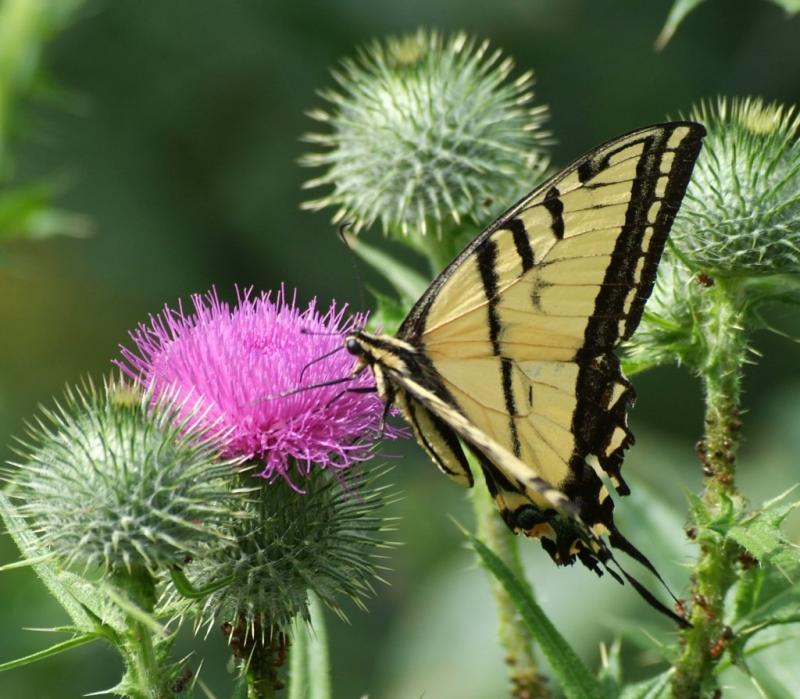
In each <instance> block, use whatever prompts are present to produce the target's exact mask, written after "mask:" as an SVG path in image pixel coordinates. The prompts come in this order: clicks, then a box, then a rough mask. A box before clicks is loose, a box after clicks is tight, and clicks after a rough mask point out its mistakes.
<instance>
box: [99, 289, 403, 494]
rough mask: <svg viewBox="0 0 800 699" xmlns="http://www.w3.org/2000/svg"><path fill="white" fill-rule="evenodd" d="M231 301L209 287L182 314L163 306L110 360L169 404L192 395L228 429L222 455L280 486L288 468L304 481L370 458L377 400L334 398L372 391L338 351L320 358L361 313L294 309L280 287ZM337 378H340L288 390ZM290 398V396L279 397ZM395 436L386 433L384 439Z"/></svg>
mask: <svg viewBox="0 0 800 699" xmlns="http://www.w3.org/2000/svg"><path fill="white" fill-rule="evenodd" d="M237 296H238V299H237V303H236V305H235V306H234V307H233V308H232V307H231V306H230V305H229V304H227V303H225V302H223V301H220V299H219V297H218V296H217V293H216V290H214V289H212V290H211V291H210V292H208V293H207V294H205V295H201V294H195V295H193V296H192V303H193V305H194V313H191V314H189V313H186V312H184V310H183V308H182V305H181V304H180V303H179V304H178V308H177V310H173V309H170V308H169V307H166V306H165V308H164V310H163V311H162V313H161V314H159V315H157V316H151V317H150V323H149V325H147V324H140V325H139V327H138V328H137V329H136V330H134V331H133V332H131V339H132V340H133V342H134V345H135V348H134V349H128V348H126V347H121V354H122V360H119V361H116V362H115V363H116V364H117V366H119V368H120V369H121V370H122V371H123V372H124V373H125V374H127V375H128V376H130V377H131V378H133V379H135V380H136V381H138V382H139V383H140V384H141V385H142V386H144V387H145V388H149V389H152V390H153V391H154V392H155V393H156V394H160V393H162V392H163V391H165V390H167V389H170V388H172V389H173V390H175V391H176V398H177V399H178V400H180V399H181V398H183V397H185V396H188V395H191V396H194V397H195V398H196V397H198V396H199V397H200V398H201V399H202V400H203V401H204V402H205V403H207V405H208V410H207V414H206V418H205V419H206V420H207V421H208V423H209V425H212V424H216V425H218V427H217V429H219V430H220V431H229V434H230V437H229V438H228V439H229V441H228V447H227V454H226V455H227V456H239V457H245V458H247V459H255V460H258V461H260V462H262V463H263V470H262V472H261V475H262V476H263V477H264V478H271V477H273V476H275V475H278V474H280V475H281V476H283V477H284V478H286V479H287V480H289V469H290V467H291V466H292V465H293V464H296V465H297V467H298V470H299V471H300V473H306V474H307V473H308V472H309V471H310V469H311V465H312V464H316V465H317V466H319V467H321V468H326V467H334V468H346V467H348V466H350V465H352V464H353V463H355V462H358V461H363V460H366V459H368V458H370V456H371V454H372V449H373V447H374V445H375V442H376V441H377V439H378V438H379V437H380V436H381V435H380V433H379V430H380V420H381V415H382V414H383V409H384V407H383V405H384V404H383V401H382V400H381V399H380V398H379V397H378V396H377V394H375V393H353V392H344V393H342V391H343V390H345V389H350V388H367V387H374V385H375V383H374V379H373V377H372V374H371V372H369V371H365V372H363V373H362V374H361V375H360V376H358V377H357V378H354V379H350V378H348V377H350V375H351V374H352V371H353V366H354V364H353V357H352V356H351V355H350V354H348V353H347V352H345V351H341V352H333V353H332V354H331V355H330V356H329V357H327V358H324V359H321V360H320V357H322V355H324V354H326V353H329V352H332V351H333V350H337V349H340V348H341V349H342V350H343V349H344V336H345V334H346V333H347V332H349V331H351V330H352V329H354V328H359V327H361V326H363V324H364V321H365V316H364V315H360V314H357V315H354V316H350V317H347V316H346V315H345V313H346V310H347V307H346V306H341V307H339V308H337V307H336V304H335V303H332V304H331V306H330V308H329V309H328V311H327V312H326V313H324V314H322V313H321V312H320V311H318V310H317V308H316V301H311V303H310V304H309V305H308V307H307V308H306V309H305V310H303V311H301V310H299V309H298V308H297V307H296V303H295V295H294V294H293V295H292V297H291V299H290V300H288V301H287V299H286V295H285V293H284V290H283V289H281V290H280V291H279V292H278V293H277V294H276V295H275V296H274V298H273V296H272V294H269V293H262V294H260V295H259V296H257V297H255V298H253V297H252V290H250V289H248V290H246V291H244V292H239V293H238V294H237ZM315 360H318V361H315ZM301 374H302V377H301ZM338 379H347V380H346V381H343V383H341V384H340V385H333V386H326V387H319V388H310V389H309V390H301V391H297V389H300V388H302V387H303V386H311V385H314V384H318V383H324V382H326V381H333V380H338ZM291 391H297V392H295V393H292V394H291V395H283V394H286V393H289V392H291ZM334 399H335V400H334ZM185 405H186V406H187V408H186V410H188V409H189V408H188V406H190V405H191V402H190V401H186V402H185ZM182 417H186V415H182ZM399 434H400V431H398V430H395V429H391V428H389V429H387V430H386V431H385V433H384V435H383V436H387V437H396V436H398V435H399Z"/></svg>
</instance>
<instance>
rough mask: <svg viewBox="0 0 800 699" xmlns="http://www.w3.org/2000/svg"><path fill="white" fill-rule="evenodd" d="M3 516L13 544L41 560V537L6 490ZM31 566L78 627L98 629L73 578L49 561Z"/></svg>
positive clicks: (0, 500)
mask: <svg viewBox="0 0 800 699" xmlns="http://www.w3.org/2000/svg"><path fill="white" fill-rule="evenodd" d="M0 516H2V518H3V521H4V522H5V525H6V530H7V531H8V533H9V534H10V535H11V538H12V539H14V543H16V545H17V546H18V547H19V550H20V552H21V553H22V555H23V556H24V557H25V558H29V559H39V558H41V557H42V556H43V555H45V554H46V553H47V552H46V551H43V550H42V548H41V544H40V543H39V539H38V538H37V537H36V535H35V534H34V533H33V532H32V531H31V529H30V527H28V523H27V522H26V521H25V519H24V517H22V515H20V514H19V512H17V510H16V508H15V507H14V506H13V505H12V504H11V501H10V500H9V499H8V497H7V496H6V495H5V493H0ZM32 567H33V570H34V572H35V573H36V575H38V576H39V578H40V579H41V581H42V582H43V583H44V585H45V587H46V588H47V589H48V590H49V591H50V594H52V595H53V597H55V598H56V600H57V601H58V603H59V604H60V605H61V606H62V607H63V608H64V611H65V612H67V614H69V616H70V619H72V621H73V623H74V624H75V626H77V627H78V628H80V629H84V630H86V631H92V630H93V629H94V628H95V623H94V621H93V619H92V617H91V616H90V615H89V614H88V613H87V612H86V610H85V609H84V608H83V606H82V605H81V604H80V603H79V602H78V601H77V599H76V597H75V595H74V594H73V591H72V586H71V585H70V582H71V580H70V577H69V576H65V575H63V574H62V573H61V572H59V571H57V570H56V568H55V567H54V566H52V565H50V564H49V563H35V564H33V566H32Z"/></svg>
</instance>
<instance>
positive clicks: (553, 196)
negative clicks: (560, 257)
mask: <svg viewBox="0 0 800 699" xmlns="http://www.w3.org/2000/svg"><path fill="white" fill-rule="evenodd" d="M559 197H560V193H559V191H558V188H557V187H550V189H548V190H547V194H546V195H545V197H544V201H543V202H542V204H541V205H542V206H543V207H544V208H545V209H547V212H548V213H549V214H550V216H551V217H552V219H553V220H552V222H551V224H550V228H551V229H552V231H553V235H554V236H555V237H556V239H557V240H563V238H564V202H563V201H561V199H560V198H559Z"/></svg>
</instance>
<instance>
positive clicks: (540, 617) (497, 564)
mask: <svg viewBox="0 0 800 699" xmlns="http://www.w3.org/2000/svg"><path fill="white" fill-rule="evenodd" d="M465 533H466V534H467V536H468V537H469V539H470V541H471V543H472V546H473V547H474V549H475V551H476V553H477V554H478V555H479V556H480V558H481V560H482V561H483V564H484V565H485V566H486V567H487V568H488V570H489V571H490V572H491V573H492V575H494V577H495V578H496V579H497V580H498V581H499V582H500V584H501V585H502V586H503V587H504V588H505V590H506V592H507V593H508V595H509V597H510V598H511V600H512V601H513V602H514V606H515V607H516V608H517V611H519V613H520V616H521V618H522V620H523V622H524V623H525V625H526V626H527V627H528V629H529V630H530V632H531V635H532V636H533V637H534V638H535V639H536V641H537V642H538V643H539V646H540V647H541V649H542V652H543V653H544V654H545V656H546V657H547V660H548V661H549V663H550V667H551V668H552V670H553V674H554V675H555V676H556V679H557V680H558V683H559V685H560V688H561V690H562V691H563V692H564V695H565V696H566V697H567V699H600V698H601V697H606V696H608V695H607V694H605V692H604V691H603V686H602V685H601V683H600V682H598V680H596V679H595V678H594V676H593V675H592V673H590V672H589V670H588V669H587V668H586V666H585V665H584V664H583V663H582V662H581V660H580V658H579V657H578V656H577V655H576V654H575V651H574V650H572V648H571V647H570V646H569V644H568V643H567V642H566V640H564V637H563V636H562V635H561V634H560V633H559V632H558V631H557V630H556V628H555V626H553V624H552V623H551V621H550V619H548V618H547V616H546V615H545V613H544V612H543V611H542V608H541V607H540V606H539V605H538V604H537V603H536V601H535V600H534V599H533V597H532V596H531V594H530V592H529V590H528V588H527V586H526V585H524V584H523V583H522V582H521V581H520V580H519V578H518V577H517V576H516V575H514V573H512V572H511V570H509V568H508V566H506V564H505V563H503V561H501V560H500V559H499V558H498V557H497V556H496V555H495V554H494V553H493V552H492V551H491V550H490V549H489V548H488V547H487V546H486V545H485V544H484V543H483V542H481V541H480V540H479V539H477V538H475V537H474V536H472V535H471V534H469V533H468V532H465Z"/></svg>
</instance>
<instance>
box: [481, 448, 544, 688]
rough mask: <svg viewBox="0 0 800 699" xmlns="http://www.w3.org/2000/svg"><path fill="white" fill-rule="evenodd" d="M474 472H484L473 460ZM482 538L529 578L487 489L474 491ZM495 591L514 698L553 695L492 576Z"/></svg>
mask: <svg viewBox="0 0 800 699" xmlns="http://www.w3.org/2000/svg"><path fill="white" fill-rule="evenodd" d="M470 463H471V464H472V468H473V471H476V470H478V471H479V470H480V469H479V468H478V465H477V464H475V463H474V460H473V459H470ZM472 502H473V505H474V509H475V521H476V524H477V534H478V538H479V539H480V540H481V541H483V543H484V544H486V545H487V546H488V547H489V548H490V549H491V550H492V551H493V552H494V553H495V554H496V555H497V556H498V557H499V558H500V559H502V561H503V562H504V563H505V564H506V565H507V566H508V567H509V568H510V569H511V570H512V571H513V572H514V573H515V574H516V575H517V576H518V577H519V579H520V580H524V579H525V575H524V572H523V570H522V563H521V562H520V558H519V549H518V546H517V543H518V542H517V537H515V536H514V535H513V534H512V533H511V532H510V531H509V530H508V528H507V527H506V525H505V523H504V522H503V520H502V519H501V518H500V517H499V516H498V514H497V509H496V508H495V506H494V503H493V502H492V499H491V496H490V495H489V492H488V490H487V489H486V488H479V487H475V488H473V490H472ZM491 585H492V592H493V594H494V598H495V603H496V605H497V617H498V633H499V636H500V643H501V644H502V646H503V650H504V651H505V659H506V663H507V664H508V667H509V671H510V680H511V696H512V697H514V698H515V699H535V698H543V697H548V696H550V692H549V690H548V688H547V686H546V685H545V683H544V682H545V680H544V677H543V676H542V675H541V674H540V673H539V669H538V667H537V664H536V658H534V655H533V639H532V638H531V635H530V633H529V632H528V630H527V628H526V627H525V625H524V624H523V623H522V621H521V620H520V618H519V614H518V613H517V610H516V607H515V606H514V603H513V602H512V600H511V598H510V597H509V596H508V593H507V592H506V591H505V589H504V588H503V586H502V584H501V583H500V581H498V580H497V579H496V578H494V577H491Z"/></svg>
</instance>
